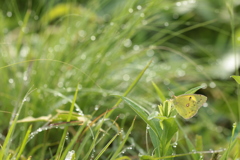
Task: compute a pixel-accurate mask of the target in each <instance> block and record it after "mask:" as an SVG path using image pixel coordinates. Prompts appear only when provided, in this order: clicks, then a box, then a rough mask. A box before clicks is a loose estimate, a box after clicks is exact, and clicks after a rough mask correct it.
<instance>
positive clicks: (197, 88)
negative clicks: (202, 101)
mask: <svg viewBox="0 0 240 160" xmlns="http://www.w3.org/2000/svg"><path fill="white" fill-rule="evenodd" d="M201 88H203V86H198V87H195V88H192V89H190V90H188V91H187V92H185V93H184V94H194V93H195V92H197V91H198V90H199V89H201Z"/></svg>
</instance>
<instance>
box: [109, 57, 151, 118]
mask: <svg viewBox="0 0 240 160" xmlns="http://www.w3.org/2000/svg"><path fill="white" fill-rule="evenodd" d="M151 63H152V60H151V61H149V62H148V64H147V65H146V67H145V68H144V69H143V70H142V71H141V72H140V73H139V74H138V76H137V78H136V79H135V80H134V81H133V83H132V84H131V85H130V86H129V87H128V88H127V90H126V91H125V92H124V94H123V96H124V97H126V96H127V95H128V94H129V93H130V92H131V90H132V89H133V88H134V87H135V86H136V84H137V83H138V81H139V80H140V79H141V77H142V76H143V74H144V73H145V71H146V70H147V68H148V67H149V66H150V64H151ZM121 102H122V99H121V98H120V99H119V100H118V101H117V103H116V104H115V105H114V107H116V106H118V105H119V104H120V103H121ZM114 107H113V108H114ZM112 112H113V110H112V111H110V112H109V113H108V114H107V116H106V117H109V116H110V115H111V114H112Z"/></svg>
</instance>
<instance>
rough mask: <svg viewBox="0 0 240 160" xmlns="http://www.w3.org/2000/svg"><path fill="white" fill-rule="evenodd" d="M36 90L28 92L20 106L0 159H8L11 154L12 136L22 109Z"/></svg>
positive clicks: (0, 153) (0, 152) (0, 151)
mask: <svg viewBox="0 0 240 160" xmlns="http://www.w3.org/2000/svg"><path fill="white" fill-rule="evenodd" d="M34 90H35V89H33V90H32V89H31V88H30V89H29V90H28V92H27V93H26V95H25V96H24V98H23V100H22V103H21V105H20V106H19V108H18V111H17V113H16V115H15V117H14V118H13V121H12V122H10V123H11V124H10V128H9V130H8V134H7V137H6V139H5V140H4V143H3V146H2V148H1V150H0V159H6V156H7V155H8V153H9V147H10V145H11V142H12V140H11V139H12V135H13V133H14V130H15V127H16V124H17V120H18V117H19V114H20V112H21V110H22V107H23V104H24V102H25V101H26V99H27V97H28V96H29V95H30V94H31V93H32V92H33V91H34Z"/></svg>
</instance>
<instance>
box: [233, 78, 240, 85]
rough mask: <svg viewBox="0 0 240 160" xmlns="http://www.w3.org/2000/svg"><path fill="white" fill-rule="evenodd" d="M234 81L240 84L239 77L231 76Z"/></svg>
mask: <svg viewBox="0 0 240 160" xmlns="http://www.w3.org/2000/svg"><path fill="white" fill-rule="evenodd" d="M231 77H232V78H233V79H235V81H236V82H237V83H238V84H240V76H231Z"/></svg>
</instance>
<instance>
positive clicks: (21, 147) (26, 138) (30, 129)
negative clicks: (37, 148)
mask: <svg viewBox="0 0 240 160" xmlns="http://www.w3.org/2000/svg"><path fill="white" fill-rule="evenodd" d="M31 131H32V125H31V126H30V127H29V128H28V130H27V133H26V134H25V137H24V139H23V141H22V143H21V146H20V149H19V152H18V154H17V158H16V159H20V157H21V155H22V153H23V150H24V149H25V146H26V144H27V141H28V138H29V135H30V133H31Z"/></svg>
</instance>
